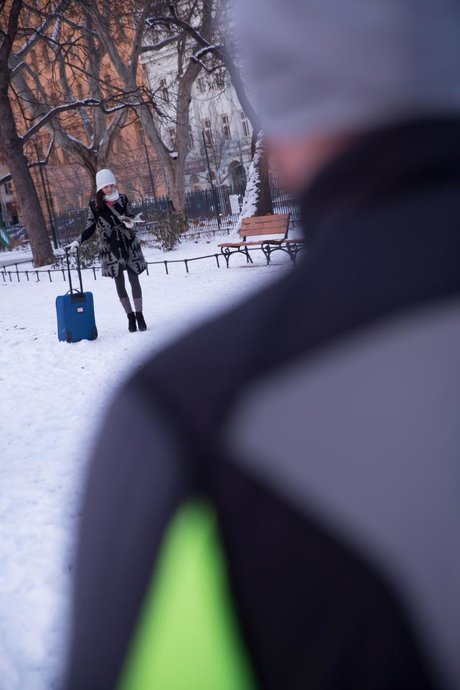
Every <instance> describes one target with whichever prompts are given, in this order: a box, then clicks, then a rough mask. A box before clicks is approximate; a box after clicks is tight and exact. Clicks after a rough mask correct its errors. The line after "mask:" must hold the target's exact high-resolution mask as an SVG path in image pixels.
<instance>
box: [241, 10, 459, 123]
mask: <svg viewBox="0 0 460 690" xmlns="http://www.w3.org/2000/svg"><path fill="white" fill-rule="evenodd" d="M234 21H235V36H236V39H237V44H238V50H239V51H240V53H241V56H242V61H243V67H244V69H245V71H246V73H247V76H248V80H249V84H250V89H251V91H252V93H253V95H254V97H255V100H256V105H257V107H258V109H259V110H260V113H261V115H262V119H263V123H264V128H265V130H266V131H268V132H269V133H272V134H276V133H278V134H284V135H289V134H294V133H299V132H302V133H306V132H315V131H316V132H327V131H332V130H337V129H339V130H344V129H353V130H357V129H360V130H361V129H368V128H371V127H374V126H376V125H379V124H383V123H388V122H392V121H396V120H400V119H405V118H408V117H412V116H419V115H428V116H429V115H436V114H440V113H442V114H452V113H460V0H235V10H234Z"/></svg>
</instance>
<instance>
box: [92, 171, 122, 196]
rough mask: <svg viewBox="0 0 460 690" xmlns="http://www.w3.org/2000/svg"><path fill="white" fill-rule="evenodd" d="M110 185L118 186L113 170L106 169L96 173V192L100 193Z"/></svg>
mask: <svg viewBox="0 0 460 690" xmlns="http://www.w3.org/2000/svg"><path fill="white" fill-rule="evenodd" d="M109 184H117V181H116V179H115V175H114V174H113V172H112V171H111V170H108V169H107V168H104V169H103V170H99V171H98V172H97V173H96V191H97V192H98V191H99V190H100V189H102V188H103V187H106V186H107V185H109Z"/></svg>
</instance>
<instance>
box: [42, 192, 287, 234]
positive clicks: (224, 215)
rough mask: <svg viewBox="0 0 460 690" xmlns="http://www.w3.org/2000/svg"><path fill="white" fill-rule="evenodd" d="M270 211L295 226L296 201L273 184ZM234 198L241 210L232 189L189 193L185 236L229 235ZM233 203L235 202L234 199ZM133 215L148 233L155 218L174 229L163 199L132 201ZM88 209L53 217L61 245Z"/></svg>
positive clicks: (79, 225) (79, 227) (76, 231)
mask: <svg viewBox="0 0 460 690" xmlns="http://www.w3.org/2000/svg"><path fill="white" fill-rule="evenodd" d="M271 193H272V203H273V210H274V212H275V213H288V212H289V213H291V222H292V223H293V224H297V222H298V220H299V214H300V209H299V206H298V204H297V202H296V200H295V199H294V198H293V197H292V196H291V195H290V194H288V193H287V192H285V191H284V190H282V189H281V188H280V187H278V185H277V184H276V183H272V185H271ZM232 195H234V197H235V198H236V200H237V204H238V206H239V207H240V206H241V203H242V200H243V198H242V195H241V194H238V190H237V189H235V188H233V187H231V186H221V187H215V188H214V189H204V190H201V191H195V192H188V193H187V194H186V197H185V208H186V214H187V218H188V220H189V230H188V232H187V235H189V234H190V235H199V234H202V233H217V232H219V231H224V232H227V233H228V232H229V231H230V230H231V228H232V227H233V226H234V225H235V223H236V222H237V220H238V212H235V211H237V209H236V208H235V204H233V206H232V203H231V199H230V197H231V196H232ZM233 201H235V199H234V200H233ZM132 205H133V208H134V209H135V211H136V212H142V214H143V218H144V219H145V221H146V223H145V225H143V226H139V228H138V229H139V230H141V228H142V230H143V231H146V232H149V231H150V230H152V228H153V227H154V226H155V224H156V223H157V222H158V217H159V216H162V217H164V218H166V220H167V222H169V223H170V225H171V227H172V226H173V224H174V222H175V219H174V210H173V206H172V203H171V201H170V199H168V197H166V196H162V197H155V198H153V197H147V198H145V199H140V200H136V201H134V202H132ZM86 215H87V209H86V208H85V209H73V210H69V211H65V212H64V213H61V214H59V215H56V216H55V219H54V221H55V229H56V235H57V237H58V240H59V243H60V244H61V246H63V245H65V244H68V243H69V242H71V241H72V240H73V239H75V238H76V237H77V236H78V235H79V234H80V233H81V231H82V229H83V228H84V227H85V222H86Z"/></svg>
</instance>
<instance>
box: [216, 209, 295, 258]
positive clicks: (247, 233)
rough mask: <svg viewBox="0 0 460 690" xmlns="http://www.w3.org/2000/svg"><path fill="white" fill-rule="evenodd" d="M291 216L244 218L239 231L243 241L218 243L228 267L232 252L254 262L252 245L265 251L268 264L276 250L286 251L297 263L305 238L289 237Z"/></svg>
mask: <svg viewBox="0 0 460 690" xmlns="http://www.w3.org/2000/svg"><path fill="white" fill-rule="evenodd" d="M290 216H291V214H290V213H275V214H270V215H267V216H253V217H252V218H243V220H242V222H241V228H240V233H239V234H240V237H241V241H240V242H223V243H222V244H219V245H218V246H219V248H220V251H221V254H223V256H224V258H225V261H226V263H227V268H228V267H229V261H230V257H231V255H232V254H238V253H240V254H244V255H245V257H246V261H247V263H251V264H252V263H254V262H253V260H252V257H251V255H250V253H249V249H250V248H251V247H252V248H259V249H261V250H262V251H263V253H264V255H265V258H266V260H267V266H268V264H269V263H270V259H271V255H272V254H273V252H274V251H283V252H286V253H287V254H288V255H289V257H290V259H291V261H292V262H293V263H295V260H296V257H297V254H298V252H299V251H300V250H301V249H304V240H302V239H290V238H288V232H289V219H290ZM267 235H278V237H277V238H267ZM280 236H281V237H280ZM249 237H258V238H259V239H257V240H255V239H254V240H248V238H249Z"/></svg>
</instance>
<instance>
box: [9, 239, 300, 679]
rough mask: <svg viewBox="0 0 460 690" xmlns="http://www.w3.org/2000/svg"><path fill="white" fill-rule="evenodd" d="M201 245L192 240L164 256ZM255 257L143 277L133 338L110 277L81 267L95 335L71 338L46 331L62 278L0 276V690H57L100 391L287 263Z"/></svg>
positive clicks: (102, 399) (101, 404) (52, 326)
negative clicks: (140, 328)
mask: <svg viewBox="0 0 460 690" xmlns="http://www.w3.org/2000/svg"><path fill="white" fill-rule="evenodd" d="M187 244H188V243H187ZM192 250H193V251H192ZM212 251H214V249H211V252H212ZM211 252H210V247H209V245H208V244H206V243H205V242H203V243H202V246H200V245H196V244H194V245H188V247H187V246H181V248H180V250H178V251H177V252H176V254H175V256H177V257H183V256H187V253H188V255H189V256H191V255H198V254H200V253H201V254H208V253H211ZM175 256H172V255H171V254H168V256H167V258H168V259H170V258H175ZM148 258H149V259H150V260H156V259H157V258H158V253H157V252H154V253H152V255H150V256H149V257H148ZM163 258H165V257H163ZM263 263H264V261H263V260H261V261H260V263H259V266H246V265H244V264H243V263H242V261H241V260H240V258H239V257H236V258H235V260H234V262H233V267H232V268H231V269H230V270H227V269H225V268H221V269H218V268H217V267H216V263H215V260H211V259H210V260H209V261H202V262H196V263H193V264H192V265H191V267H190V274H188V275H187V274H185V271H184V266H183V265H179V264H177V265H174V266H173V267H172V269H171V274H170V275H169V276H166V275H165V273H164V271H163V272H162V271H160V270H157V271H155V272H151V275H150V276H146V275H145V274H144V276H143V278H142V285H143V289H144V304H145V308H144V313H145V316H146V320H147V323H148V326H149V330H148V331H147V332H146V333H139V332H137V333H134V334H132V333H128V331H127V328H126V317H125V316H124V314H123V312H122V310H121V307H120V305H119V303H118V301H117V297H116V293H115V289H114V285H113V283H112V281H111V280H109V279H103V278H101V277H100V276H98V280H97V281H94V280H93V279H92V278H90V277H89V276H88V275H86V284H85V289H88V290H91V291H92V292H93V294H94V299H95V307H96V320H97V325H98V329H99V334H100V337H99V338H98V340H96V341H94V342H87V341H82V342H80V343H76V344H72V345H68V344H67V343H59V342H58V340H57V337H56V317H55V308H54V300H55V298H56V296H57V295H58V294H61V293H64V292H65V291H66V290H67V284H66V283H63V282H62V280H56V281H55V282H53V283H50V282H48V281H47V280H46V281H40V282H39V283H36V282H35V281H32V280H31V282H27V281H25V280H22V281H21V282H20V283H17V282H12V283H3V282H0V332H1V348H0V396H1V411H0V415H1V416H0V428H1V436H0V439H1V440H0V487H1V488H0V690H49V689H50V688H53V687H57V686H56V682H57V678H58V677H59V665H60V661H61V659H62V656H63V645H64V642H65V637H66V620H67V617H66V608H67V605H68V591H69V583H70V573H71V568H72V559H73V557H72V549H73V535H74V533H75V529H76V526H77V521H78V510H79V499H80V487H81V478H82V474H83V472H84V469H85V462H86V459H87V454H88V451H89V449H90V447H91V443H92V436H93V432H94V429H95V427H96V426H97V424H98V421H99V420H100V417H101V413H102V412H103V410H104V408H105V405H106V402H107V399H108V397H109V396H110V393H112V392H113V390H114V389H115V387H116V386H117V385H118V384H119V383H120V381H121V380H122V379H123V378H124V377H125V376H126V375H127V374H128V373H129V372H130V371H131V370H132V369H133V367H135V366H136V365H138V364H139V362H140V361H141V360H142V359H143V358H144V357H145V356H147V355H148V354H149V353H151V352H154V351H156V350H158V349H159V348H160V347H162V346H164V345H165V344H167V342H168V340H169V339H171V338H174V337H176V336H177V335H178V334H180V333H181V332H183V331H184V330H186V329H188V328H190V327H191V326H192V325H194V324H196V323H197V322H198V321H200V320H202V319H204V318H208V317H210V316H212V315H213V314H215V313H216V312H218V311H221V310H222V309H225V308H227V307H228V306H230V305H232V304H233V303H235V302H236V301H238V300H240V299H242V298H244V297H245V296H247V295H248V294H249V293H251V292H252V291H254V290H256V289H258V288H259V287H260V286H262V285H263V284H264V283H266V282H267V281H270V280H273V279H276V278H277V277H280V276H281V275H282V273H283V272H284V271H285V270H286V269H287V266H286V262H285V261H284V260H283V258H282V257H281V258H280V264H279V265H274V266H270V267H269V268H266V267H265V266H264V265H263ZM155 268H157V269H160V267H155Z"/></svg>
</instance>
